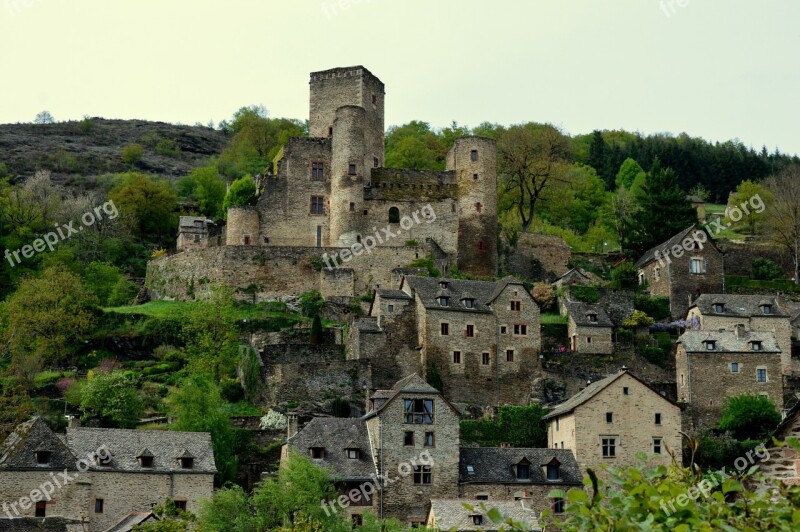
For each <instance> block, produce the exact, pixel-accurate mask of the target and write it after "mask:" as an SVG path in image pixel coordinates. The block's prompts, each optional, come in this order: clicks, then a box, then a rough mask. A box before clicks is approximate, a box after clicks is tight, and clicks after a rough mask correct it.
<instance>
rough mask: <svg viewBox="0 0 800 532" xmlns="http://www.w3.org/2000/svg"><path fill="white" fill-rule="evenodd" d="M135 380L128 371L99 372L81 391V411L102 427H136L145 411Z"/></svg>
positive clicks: (136, 380)
mask: <svg viewBox="0 0 800 532" xmlns="http://www.w3.org/2000/svg"><path fill="white" fill-rule="evenodd" d="M138 384H139V383H138V379H136V378H135V377H133V376H132V375H131V374H129V373H128V372H122V371H114V372H111V373H99V374H97V375H95V376H94V377H93V378H92V379H89V380H88V381H87V382H86V384H85V385H84V386H83V387H82V389H81V408H82V409H84V410H86V411H87V412H89V413H90V414H91V415H93V416H95V417H97V418H99V419H100V420H101V422H102V423H103V426H105V427H118V428H125V429H131V428H134V427H136V425H137V423H138V422H139V419H140V418H141V416H142V412H143V411H144V406H143V403H142V398H141V396H140V395H139V390H138Z"/></svg>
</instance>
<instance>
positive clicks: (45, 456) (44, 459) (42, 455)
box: [36, 451, 51, 465]
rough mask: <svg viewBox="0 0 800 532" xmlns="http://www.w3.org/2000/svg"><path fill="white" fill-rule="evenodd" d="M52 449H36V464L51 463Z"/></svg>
mask: <svg viewBox="0 0 800 532" xmlns="http://www.w3.org/2000/svg"><path fill="white" fill-rule="evenodd" d="M50 455H51V453H50V451H36V464H37V465H48V464H49V463H50Z"/></svg>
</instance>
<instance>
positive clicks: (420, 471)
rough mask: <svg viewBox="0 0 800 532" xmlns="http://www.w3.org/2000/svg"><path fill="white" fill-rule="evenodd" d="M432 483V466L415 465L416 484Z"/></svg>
mask: <svg viewBox="0 0 800 532" xmlns="http://www.w3.org/2000/svg"><path fill="white" fill-rule="evenodd" d="M430 483H431V466H414V484H430Z"/></svg>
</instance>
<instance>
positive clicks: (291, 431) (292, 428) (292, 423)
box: [286, 414, 299, 439]
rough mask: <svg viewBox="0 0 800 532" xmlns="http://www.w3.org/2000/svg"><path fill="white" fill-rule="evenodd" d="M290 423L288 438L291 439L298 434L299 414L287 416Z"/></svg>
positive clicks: (288, 424)
mask: <svg viewBox="0 0 800 532" xmlns="http://www.w3.org/2000/svg"><path fill="white" fill-rule="evenodd" d="M287 416H288V418H289V421H288V422H287V423H286V438H287V439H288V438H291V437H292V436H294V435H295V434H297V432H298V430H299V429H298V427H297V423H298V422H297V414H287Z"/></svg>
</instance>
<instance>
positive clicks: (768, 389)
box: [675, 329, 783, 427]
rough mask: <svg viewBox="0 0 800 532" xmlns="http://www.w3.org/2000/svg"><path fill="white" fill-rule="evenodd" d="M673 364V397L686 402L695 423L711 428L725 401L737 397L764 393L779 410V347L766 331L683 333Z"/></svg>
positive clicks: (780, 384) (781, 400)
mask: <svg viewBox="0 0 800 532" xmlns="http://www.w3.org/2000/svg"><path fill="white" fill-rule="evenodd" d="M710 342H711V344H710V347H709V343H710ZM754 342H758V346H759V347H758V349H757V350H755V349H754V346H753V343H754ZM675 366H676V377H677V381H678V399H679V400H680V401H682V402H685V403H687V404H688V405H689V410H688V414H689V416H688V417H689V420H690V421H691V423H693V424H694V425H697V426H706V427H713V426H716V424H717V422H718V421H719V418H720V416H721V414H722V407H723V406H724V404H725V399H726V398H727V397H734V396H737V395H743V394H752V395H765V396H767V397H768V398H769V399H770V400H771V401H772V402H773V403H775V405H776V406H777V408H778V409H779V410H780V409H781V408H783V377H782V376H781V351H780V349H779V348H778V347H777V344H776V342H775V336H774V334H772V333H770V332H747V331H744V330H743V329H740V330H739V331H723V332H720V331H716V332H714V331H687V332H686V333H684V334H683V335H682V336H681V337H680V338H679V340H678V348H677V352H676V355H675Z"/></svg>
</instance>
